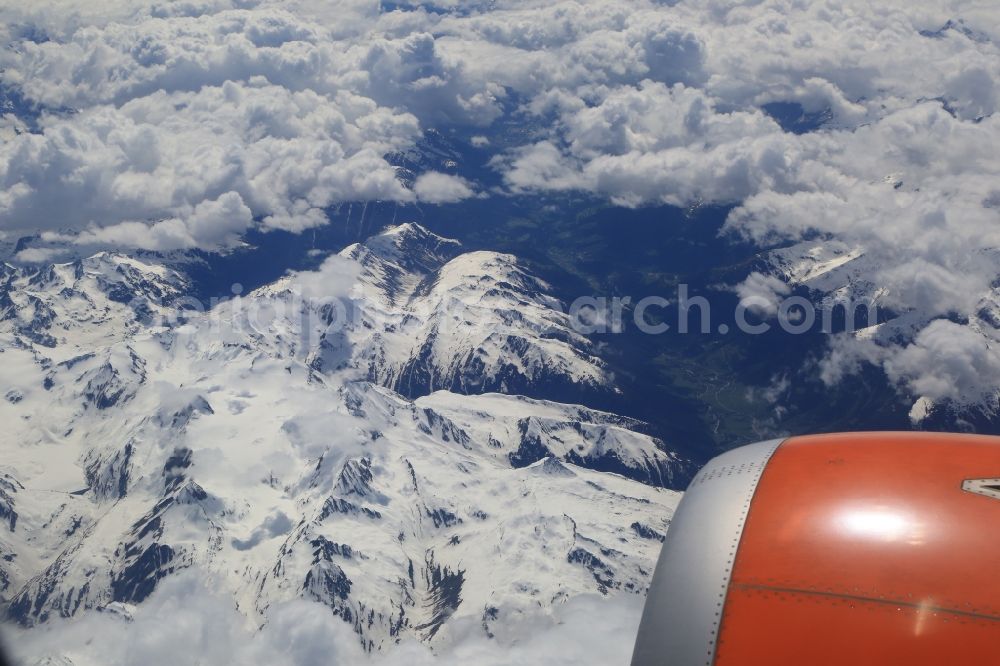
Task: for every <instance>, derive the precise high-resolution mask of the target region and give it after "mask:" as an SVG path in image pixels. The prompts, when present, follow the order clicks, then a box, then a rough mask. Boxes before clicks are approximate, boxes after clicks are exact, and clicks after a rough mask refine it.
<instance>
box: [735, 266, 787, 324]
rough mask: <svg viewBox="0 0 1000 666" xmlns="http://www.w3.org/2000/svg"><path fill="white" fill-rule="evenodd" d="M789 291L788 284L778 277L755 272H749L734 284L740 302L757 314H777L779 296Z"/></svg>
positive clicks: (779, 302)
mask: <svg viewBox="0 0 1000 666" xmlns="http://www.w3.org/2000/svg"><path fill="white" fill-rule="evenodd" d="M789 293H791V289H790V288H789V286H788V285H787V284H785V283H784V282H782V281H781V280H779V279H778V278H776V277H774V276H772V275H763V274H761V273H757V272H754V273H751V274H750V275H749V277H747V279H746V280H744V281H743V282H741V283H740V284H738V285H736V295H737V296H739V297H740V303H741V304H743V305H744V306H745V307H746V308H747V309H748V310H750V311H751V312H756V313H758V314H766V315H775V314H777V313H778V306H779V305H780V304H781V298H782V297H783V296H787V295H788V294H789Z"/></svg>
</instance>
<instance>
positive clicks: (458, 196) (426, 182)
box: [413, 171, 476, 204]
mask: <svg viewBox="0 0 1000 666" xmlns="http://www.w3.org/2000/svg"><path fill="white" fill-rule="evenodd" d="M413 191H414V192H415V193H416V195H417V197H418V198H419V199H420V200H421V201H424V202H426V203H430V204H437V203H454V202H456V201H461V200H462V199H468V198H469V197H472V196H475V194H476V193H475V192H474V191H473V190H472V187H470V185H469V182H468V181H467V180H465V179H464V178H462V177H460V176H453V175H451V174H447V173H440V172H438V171H429V172H427V173H423V174H420V176H418V177H417V180H416V182H414V183H413Z"/></svg>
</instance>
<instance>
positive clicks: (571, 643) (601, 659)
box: [5, 571, 642, 666]
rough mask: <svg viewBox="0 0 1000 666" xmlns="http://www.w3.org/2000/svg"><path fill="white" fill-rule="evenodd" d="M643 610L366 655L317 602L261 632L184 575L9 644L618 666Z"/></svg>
mask: <svg viewBox="0 0 1000 666" xmlns="http://www.w3.org/2000/svg"><path fill="white" fill-rule="evenodd" d="M641 610H642V600H641V599H640V598H638V597H627V596H626V597H615V598H610V599H606V598H603V597H599V596H596V595H594V596H581V597H577V598H575V599H572V600H570V601H568V602H567V603H565V604H563V605H562V606H558V607H557V608H556V610H555V611H554V612H553V614H551V615H548V614H545V613H542V612H539V613H538V615H537V617H535V618H534V621H533V622H531V623H526V624H525V625H524V628H523V631H522V633H521V635H519V636H517V637H513V638H512V639H511V640H510V641H505V642H503V643H501V642H500V641H498V640H495V639H490V638H487V636H486V634H485V633H484V632H483V630H482V627H481V626H479V623H475V622H471V623H469V624H468V626H465V627H464V628H459V630H457V631H456V632H455V635H456V636H457V638H456V639H455V640H454V641H453V642H452V643H451V644H450V645H447V646H444V647H442V648H440V649H438V650H437V651H436V652H432V651H431V650H430V649H429V648H427V647H425V646H422V645H420V644H417V643H415V642H409V641H408V642H404V643H402V644H400V645H397V646H395V647H394V648H392V649H390V650H388V651H386V652H384V653H382V654H374V655H370V654H367V653H365V652H364V650H363V649H362V647H361V645H360V642H359V641H358V637H357V635H356V634H354V632H353V631H352V630H351V626H350V625H349V624H347V623H346V622H344V621H343V620H341V619H340V618H338V617H336V616H334V615H333V613H332V612H331V611H330V609H329V608H327V607H326V606H323V605H322V604H319V603H316V602H312V601H305V600H297V601H292V602H286V603H282V604H277V605H275V606H273V607H272V608H270V609H269V610H268V614H267V617H266V620H265V621H264V623H263V626H262V627H261V628H260V630H259V631H255V629H256V628H255V627H254V626H252V624H251V623H250V622H249V621H248V620H247V619H246V618H245V617H244V616H243V615H241V614H240V613H239V612H238V611H237V610H236V609H235V608H233V606H232V602H231V601H230V600H227V599H224V598H222V597H220V596H217V595H216V594H215V593H214V592H213V587H212V584H211V580H210V578H206V577H205V576H204V575H203V574H201V573H199V572H194V571H188V572H182V573H180V574H177V575H174V576H170V577H168V578H167V579H165V580H164V581H163V582H161V583H160V584H159V585H158V586H157V589H156V591H155V592H154V593H153V595H152V596H150V597H149V599H147V600H146V601H145V602H144V603H143V604H142V605H141V606H140V607H138V608H135V607H130V606H124V605H122V604H115V605H113V606H112V607H111V608H109V609H108V611H105V612H94V611H92V612H88V613H86V614H84V615H83V616H82V617H80V618H78V619H76V620H69V621H66V620H55V621H53V622H50V623H47V624H46V625H42V626H40V627H38V628H35V629H31V630H15V629H11V630H10V633H8V634H5V637H6V638H7V639H8V640H7V644H9V645H10V647H11V648H12V649H13V650H14V656H15V657H16V658H18V659H21V660H22V661H23V663H26V664H29V665H31V664H43V663H65V662H63V661H59V660H60V659H69V660H71V662H70V663H72V664H73V665H74V666H98V665H100V666H126V665H131V664H149V665H150V666H157V665H159V664H164V665H166V664H170V665H171V666H173V665H176V664H185V665H186V664H232V663H239V664H287V665H288V666H338V665H344V666H358V665H360V664H372V665H373V666H402V665H408V666H423V665H424V664H427V665H429V664H444V665H448V664H455V665H456V666H457V665H459V664H470V663H474V664H483V665H484V666H490V665H496V666H500V665H502V664H512V663H518V664H527V663H538V664H552V665H553V666H557V665H560V664H566V665H567V666H569V665H571V664H580V663H602V664H605V663H606V664H621V663H626V662H627V661H628V658H629V655H630V654H631V651H632V643H633V641H634V640H635V634H636V631H637V630H638V624H639V617H640V614H641ZM47 659H48V660H51V661H46V660H47Z"/></svg>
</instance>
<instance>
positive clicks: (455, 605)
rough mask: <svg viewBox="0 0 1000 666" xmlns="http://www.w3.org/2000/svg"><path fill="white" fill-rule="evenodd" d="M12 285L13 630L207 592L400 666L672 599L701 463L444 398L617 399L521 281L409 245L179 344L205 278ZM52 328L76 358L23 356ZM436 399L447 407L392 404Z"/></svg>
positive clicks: (266, 291)
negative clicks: (165, 593) (546, 622)
mask: <svg viewBox="0 0 1000 666" xmlns="http://www.w3.org/2000/svg"><path fill="white" fill-rule="evenodd" d="M477 275H478V276H479V277H478V278H477V277H476V276H477ZM482 276H488V277H486V278H483V277H482ZM8 277H9V279H8V281H7V282H6V283H5V284H6V285H7V286H6V288H5V291H4V292H3V293H4V296H5V298H7V299H8V300H10V301H11V302H12V303H14V304H15V309H13V310H12V309H8V310H7V313H8V314H7V315H6V316H5V317H4V319H3V321H2V322H0V347H2V348H3V350H4V351H3V359H4V362H5V363H7V364H8V368H10V373H9V376H10V377H12V378H13V379H14V382H13V386H11V388H10V393H9V395H8V396H7V398H6V399H5V400H4V401H3V402H0V417H2V418H3V419H4V422H5V423H9V424H11V427H10V429H9V430H8V433H7V434H6V435H5V438H4V442H3V449H4V452H5V459H4V467H3V469H2V470H0V471H2V472H3V475H2V476H0V556H2V559H0V595H2V597H0V599H2V601H3V603H4V604H5V605H6V613H7V616H8V618H9V619H11V620H13V621H16V622H19V623H21V624H23V625H29V626H30V625H34V624H37V623H41V622H45V621H46V620H48V619H51V618H54V617H72V616H74V615H77V614H79V613H80V612H82V611H84V610H87V609H106V610H107V611H108V612H110V613H113V614H118V615H122V616H128V614H129V608H131V607H132V606H134V605H136V604H142V603H143V602H144V601H145V600H146V599H147V598H148V597H149V595H150V594H151V593H152V592H153V591H154V590H155V589H156V587H157V585H158V584H159V583H160V581H162V580H163V579H164V578H166V577H169V576H172V575H173V574H175V573H177V572H180V571H184V570H186V569H190V568H192V567H196V568H198V569H200V570H204V571H207V572H209V573H210V575H211V576H212V577H213V579H214V581H215V585H216V586H217V587H218V588H219V589H220V590H224V591H227V592H228V593H229V594H231V595H232V598H233V599H234V600H235V604H236V605H237V607H238V608H239V609H240V610H241V611H242V612H243V613H244V614H246V615H248V616H250V617H253V618H256V619H255V620H254V622H255V623H257V624H261V623H265V622H266V621H267V616H268V610H269V608H271V607H272V606H273V605H274V604H276V603H280V602H282V601H285V600H290V599H295V598H300V597H301V598H307V599H312V600H315V601H319V602H321V603H323V604H324V605H326V606H327V607H329V609H330V612H331V613H332V614H333V615H335V616H337V617H339V618H340V619H341V620H343V621H344V622H345V623H347V624H348V625H349V626H350V627H352V628H353V630H354V632H355V633H356V634H357V636H358V640H359V641H360V642H361V643H362V645H363V646H364V648H365V649H367V650H381V649H384V648H386V647H388V646H389V645H391V644H392V643H394V642H395V641H397V640H400V639H401V638H403V637H414V638H417V639H418V640H422V641H426V642H430V643H433V644H435V645H438V644H446V643H447V642H448V641H449V640H451V637H450V629H449V627H450V622H451V620H452V618H466V619H468V618H472V619H474V620H475V622H476V624H477V626H481V627H482V631H483V632H484V633H485V634H486V635H489V636H495V637H497V638H498V639H503V638H504V636H505V635H507V633H508V632H511V631H512V628H513V627H516V626H519V623H530V622H532V621H533V620H532V618H533V617H535V616H536V615H537V614H538V613H546V612H548V611H547V609H550V608H551V607H552V606H553V605H558V604H560V603H562V602H563V601H566V600H568V599H571V598H573V597H574V596H576V595H578V594H582V593H587V592H599V593H603V594H609V595H611V594H632V593H641V592H642V591H643V590H644V589H645V586H646V585H647V584H648V581H649V577H650V575H651V573H652V568H653V565H654V561H655V557H656V554H657V552H658V549H659V543H660V539H662V536H663V534H664V533H665V530H666V528H667V525H668V523H669V519H670V515H671V511H672V508H673V506H674V505H675V504H676V501H677V499H678V494H677V493H675V492H673V491H670V490H665V489H664V488H663V487H664V486H669V485H670V484H671V483H672V481H673V479H674V474H675V470H676V469H678V468H679V467H680V464H681V461H679V460H678V459H677V458H676V456H674V455H673V454H672V453H670V452H669V450H668V449H667V448H666V446H665V445H664V443H663V442H660V441H659V440H656V439H654V438H652V437H650V436H649V435H647V434H644V432H643V431H644V429H645V426H644V425H643V424H641V423H639V422H637V421H634V420H631V419H626V418H623V417H617V416H615V415H612V414H606V413H602V412H597V411H594V410H590V409H587V408H586V407H582V406H576V405H565V404H560V403H557V402H552V401H546V400H540V399H528V398H523V397H519V396H516V395H499V394H488V395H468V396H466V395H460V394H458V393H451V392H446V391H435V392H433V393H432V392H431V389H436V388H437V387H438V386H440V385H441V384H446V385H448V386H449V387H451V386H454V387H455V388H458V389H463V390H467V391H469V392H470V393H471V392H476V393H479V392H485V391H487V390H490V389H491V387H495V388H497V389H507V390H509V389H511V388H512V387H515V386H520V385H525V386H529V387H534V388H535V390H537V391H538V392H544V391H545V390H546V389H545V387H546V386H547V385H549V384H551V385H553V386H555V385H557V384H558V385H560V386H571V387H572V386H578V387H583V388H584V389H586V390H592V389H595V388H601V389H608V390H609V389H610V388H611V384H610V379H609V377H608V376H607V374H606V373H605V372H604V370H603V368H602V365H601V364H600V362H599V361H598V360H597V359H596V358H595V357H593V356H590V355H589V343H588V341H587V340H586V339H585V338H583V337H581V336H577V335H575V334H573V333H572V332H571V330H570V329H569V328H568V326H567V320H566V319H565V316H564V315H562V313H561V312H560V310H559V308H558V303H557V302H556V301H555V300H554V299H552V298H551V296H548V295H547V294H546V293H545V292H544V288H545V285H544V283H543V282H541V281H540V280H537V279H536V278H534V277H532V276H531V275H530V274H529V273H528V272H527V271H525V270H524V269H523V268H522V267H520V266H519V265H518V263H517V261H516V259H515V258H513V257H510V256H507V255H497V254H492V253H478V252H477V253H468V254H464V255H463V254H460V248H459V247H458V246H457V244H455V243H454V242H453V241H447V240H446V239H441V238H438V237H436V236H433V235H432V234H429V232H426V231H425V230H422V229H420V228H419V227H415V226H412V225H407V226H404V227H402V228H396V229H394V230H390V231H389V232H387V233H386V234H383V235H381V236H379V237H376V238H374V239H371V240H370V241H368V242H366V243H365V244H363V245H361V246H353V247H352V248H348V250H346V251H345V252H344V253H343V256H340V257H333V258H331V259H330V261H329V262H328V263H327V264H325V265H324V268H323V269H321V271H319V272H318V273H303V274H298V275H291V276H289V277H286V278H284V279H282V280H280V281H278V282H277V283H275V284H273V285H270V286H268V287H265V288H262V289H259V290H257V291H255V292H253V293H251V294H248V295H247V296H245V297H243V298H242V299H234V300H233V301H229V302H226V303H223V304H221V305H219V306H217V307H216V308H215V309H213V310H212V311H210V312H208V313H198V312H189V313H185V315H184V317H181V318H174V319H171V318H169V317H168V318H158V317H157V316H156V315H157V314H161V313H163V312H165V311H166V310H167V309H168V308H167V306H166V305H165V304H164V303H165V302H166V300H168V299H169V298H170V297H171V296H172V295H179V294H182V293H183V289H184V285H185V280H184V278H183V276H182V275H180V274H178V273H175V272H174V271H171V270H169V269H166V268H164V267H162V266H159V265H157V264H155V263H144V262H143V261H140V260H136V259H129V260H125V259H123V258H120V257H117V256H114V255H102V256H98V257H95V258H92V259H88V260H85V261H83V262H81V263H79V264H76V265H73V264H67V265H57V266H52V267H48V268H45V269H42V270H40V271H38V272H36V273H28V272H20V271H13V272H11V269H8ZM126 289H131V290H132V292H131V293H132V294H133V296H132V298H128V299H126V298H125V295H126V294H125V290H126ZM33 299H34V300H33ZM337 299H340V300H342V301H343V302H345V303H347V306H346V307H345V308H344V312H345V313H346V314H345V317H346V321H345V322H342V324H343V325H340V326H335V325H334V324H335V323H336V317H337V316H340V315H339V314H338V313H336V312H334V311H335V310H336V308H335V307H334V305H333V304H334V300H337ZM456 303H457V304H460V305H461V307H462V308H464V309H461V310H460V312H461V313H462V316H461V317H459V320H460V321H459V323H458V325H457V326H452V325H451V324H448V323H447V320H448V318H449V316H450V315H451V313H453V312H455V311H456V310H455V308H456V307H457V306H456V305H455V304H456ZM255 308H256V311H255ZM261 311H263V312H265V313H267V315H268V317H267V318H262V316H261ZM11 313H13V314H11ZM36 313H46V314H45V315H44V316H43V317H42V322H43V323H44V326H43V327H41V328H40V330H42V331H44V332H46V334H47V335H48V336H51V339H49V338H47V337H43V338H41V339H37V340H36V339H34V338H32V337H31V335H29V334H27V333H25V330H26V329H25V327H26V326H27V325H28V324H29V323H31V322H34V321H35V320H36V318H37V315H36ZM303 313H306V314H310V315H314V316H310V317H308V318H305V321H307V323H306V325H305V326H303V324H302V322H303V320H304V318H303ZM515 313H516V314H515ZM248 324H252V325H248ZM29 330H30V329H29ZM491 330H492V331H499V330H503V331H505V333H504V334H503V335H501V336H500V337H496V336H494V335H492V334H491V333H490V331H491ZM511 339H517V340H519V341H520V343H519V344H517V345H513V344H511V343H510V340H511ZM453 359H463V360H461V361H459V362H457V363H454V364H453V363H451V362H452V360H453ZM475 359H480V361H476V360H475ZM418 368H419V370H418ZM478 375H482V376H483V377H485V378H486V379H485V381H483V382H481V383H478V384H473V383H472V382H471V380H472V379H473V378H474V377H476V376H478ZM417 376H420V377H427V378H429V380H428V381H427V383H426V385H421V386H420V388H419V390H418V389H417V384H418V383H419V382H416V383H411V384H410V385H409V387H408V388H410V389H412V392H413V393H417V394H421V395H424V394H426V395H424V397H420V398H419V399H416V400H414V399H412V398H408V397H406V396H404V395H402V394H400V393H399V392H397V390H395V389H396V388H398V387H399V386H400V382H401V381H402V380H401V379H400V378H402V377H411V378H412V377H417ZM373 380H375V381H373ZM547 383H548V384H547ZM15 515H16V522H15V518H14V516H15Z"/></svg>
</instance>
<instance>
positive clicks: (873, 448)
mask: <svg viewBox="0 0 1000 666" xmlns="http://www.w3.org/2000/svg"><path fill="white" fill-rule="evenodd" d="M632 664H633V666H734V665H752V666H756V665H763V666H784V665H789V666H791V665H794V666H822V665H825V664H831V665H832V664H837V665H851V666H868V665H871V666H875V665H878V666H887V665H895V664H907V666H914V665H918V664H928V665H930V664H934V665H935V666H940V665H942V664H1000V438H997V437H986V436H976V435H947V434H937V433H854V434H838V435H818V436H809V437H792V438H789V439H784V440H773V441H769V442H762V443H758V444H752V445H750V446H746V447H742V448H739V449H735V450H733V451H729V452H727V453H725V454H723V455H721V456H719V457H717V458H715V459H714V460H712V461H711V462H709V463H708V465H706V466H705V467H704V468H703V469H702V470H701V472H699V473H698V475H697V476H696V477H695V478H694V480H693V481H692V482H691V485H690V486H689V488H688V490H687V492H686V493H685V496H684V498H683V500H682V501H681V504H680V506H679V507H678V509H677V512H676V513H675V515H674V519H673V521H672V523H671V526H670V528H669V530H668V534H667V538H666V541H665V542H664V544H663V551H662V553H661V555H660V560H659V562H658V564H657V567H656V572H655V574H654V577H653V583H652V585H651V587H650V590H649V596H648V597H647V601H646V607H645V611H644V613H643V618H642V623H641V625H640V629H639V634H638V638H637V640H636V645H635V651H634V654H633V658H632Z"/></svg>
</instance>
